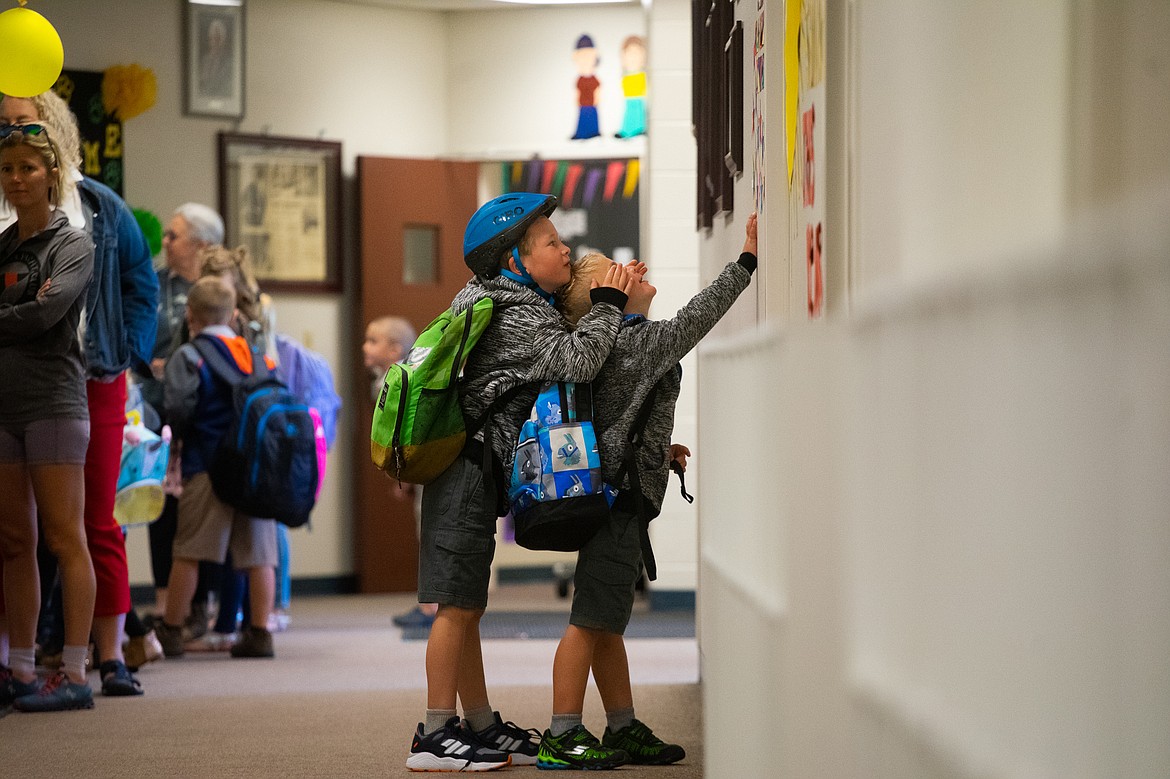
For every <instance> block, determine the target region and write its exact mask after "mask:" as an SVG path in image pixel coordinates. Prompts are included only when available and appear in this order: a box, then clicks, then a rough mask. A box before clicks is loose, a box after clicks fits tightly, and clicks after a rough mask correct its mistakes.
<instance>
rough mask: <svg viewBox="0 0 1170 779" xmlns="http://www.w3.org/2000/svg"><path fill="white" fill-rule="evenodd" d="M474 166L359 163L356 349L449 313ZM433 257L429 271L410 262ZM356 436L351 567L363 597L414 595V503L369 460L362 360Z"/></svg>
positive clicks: (369, 408)
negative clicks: (403, 324) (368, 333)
mask: <svg viewBox="0 0 1170 779" xmlns="http://www.w3.org/2000/svg"><path fill="white" fill-rule="evenodd" d="M478 174H479V164H478V163H474V162H449V161H442V160H422V159H397V158H388V157H358V159H357V176H358V198H359V201H360V203H361V212H360V214H361V216H360V219H361V225H360V233H359V235H360V255H361V272H360V279H359V283H360V286H361V295H360V302H359V305H360V311H359V312H358V316H357V317H355V319H354V325H355V332H354V333H353V339H354V343H356V344H360V343H361V342H362V339H363V338H364V335H365V328H366V323H368V322H369V321H371V320H372V319H375V318H377V317H380V316H387V315H393V316H401V317H405V318H406V319H408V320H409V321H410V322H411V323H412V324H413V325H414V327H415V330H416V332H417V331H421V330H422V329H423V328H424V327H426V325H427V324H429V323H430V321H431V320H432V319H434V318H435V316H436V315H437V314H439V313H440V312H441V311H443V310H444V309H445V308H447V307H448V306H449V305H450V304H451V299H452V298H453V297H454V296H455V293H457V292H458V291H459V290H460V289H461V288H462V287H463V285H464V284H466V283H467V280H468V279H469V278H470V277H471V272H470V271H469V270H468V269H467V266H466V265H464V264H463V229H464V227H465V226H466V225H467V220H468V218H469V217H470V216H471V214H472V213H473V212H474V211H475V209H476V207H477V205H478V203H477V195H476V185H477V180H478ZM408 243H409V244H410V245H411V246H412V247H414V250H413V251H412V252H411V255H412V256H413V257H416V258H417V257H418V256H420V252H419V251H418V249H419V247H421V248H422V250H423V251H422V252H421V254H422V255H423V256H424V257H425V255H426V254H427V250H428V249H430V248H431V247H433V250H434V253H433V256H434V263H433V265H431V264H430V263H427V262H425V261H424V262H421V263H420V262H417V261H416V262H408V261H407V259H406V255H407V251H406V248H405V247H406V246H407V244H408ZM354 375H355V376H356V380H355V381H354V386H355V387H357V388H358V390H359V391H358V392H356V393H355V394H356V395H357V396H358V397H357V404H356V407H357V413H356V414H355V419H356V426H357V430H356V431H355V435H354V442H355V453H354V462H355V463H356V466H355V470H356V474H355V481H356V485H355V486H356V489H355V491H354V494H355V505H354V517H355V519H356V522H355V524H354V528H355V533H354V539H355V544H356V549H355V550H354V551H355V554H354V559H355V565H356V568H357V575H358V588H359V590H360V591H361V592H413V591H414V590H415V588H416V586H417V583H418V582H417V577H418V539H417V535H416V529H415V516H414V501H413V499H412V498H411V497H410V496H409V495H408V494H404V493H403V491H401V490H400V489H399V488H398V485H397V482H395V481H394V480H392V479H391V478H390V477H388V476H386V475H385V474H384V473H382V472H381V471H379V470H378V469H377V468H376V467H375V466H374V464H373V462H372V461H371V460H370V419H371V416H372V414H373V410H374V403H373V399H372V397H371V395H370V392H368V391H364V390H365V389H366V388H368V387H370V384H371V377H370V375H369V373H368V371H367V370H366V369H365V367H364V366H363V365H362V359H361V353H360V350H358V351H357V360H356V363H355V365H354Z"/></svg>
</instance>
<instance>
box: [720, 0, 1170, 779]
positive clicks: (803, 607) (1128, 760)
mask: <svg viewBox="0 0 1170 779" xmlns="http://www.w3.org/2000/svg"><path fill="white" fill-rule="evenodd" d="M835 9H836V10H835V12H834V13H831V14H830V23H829V37H828V46H829V51H830V57H829V62H830V73H829V83H828V86H829V89H830V94H829V97H830V99H829V101H828V103H829V105H830V106H840V107H843V108H844V111H843V112H841V113H839V114H834V115H832V119H831V121H833V122H837V123H840V126H842V127H844V128H847V131H845V132H839V133H837V134H832V133H831V134H830V138H831V139H832V138H834V137H835V138H836V141H835V142H833V141H830V144H829V147H828V149H827V153H828V154H829V155H830V156H831V159H836V160H842V161H844V162H843V164H840V165H838V166H837V167H836V169H835V172H834V173H831V174H830V176H829V180H828V182H826V186H828V187H829V188H830V189H831V190H835V191H834V192H833V194H832V195H831V198H832V201H833V202H834V203H836V204H837V209H836V210H835V211H834V212H831V213H830V216H829V227H830V228H831V229H835V230H839V231H842V232H845V233H846V234H847V235H848V240H846V241H845V242H844V246H845V247H846V250H847V253H843V254H839V255H834V256H832V257H831V258H830V263H831V264H830V266H829V270H830V272H832V271H834V270H837V271H839V272H850V273H852V274H853V275H854V278H851V279H850V286H849V287H848V294H849V299H848V300H846V301H845V303H846V305H844V306H842V307H841V308H840V309H838V311H837V315H836V316H830V317H829V318H828V321H826V322H824V323H818V324H817V325H816V326H809V325H808V324H807V323H806V322H805V321H804V318H803V312H801V311H800V310H798V309H797V310H793V311H791V312H790V313H787V314H781V315H780V316H776V317H773V316H772V315H773V313H774V312H775V311H776V309H775V308H773V307H772V306H771V305H769V306H767V307H766V309H765V312H764V313H765V314H766V315H767V318H768V321H767V322H766V323H763V324H764V328H763V332H762V333H756V332H755V330H756V327H755V325H754V323H752V324H751V325H749V326H746V327H744V328H742V330H741V332H740V333H739V334H737V335H735V336H729V337H728V338H727V339H726V340H725V341H724V342H723V343H722V344H711V345H709V346H708V348H707V349H704V350H702V351H701V353H700V368H699V370H700V373H701V376H700V397H701V405H700V412H701V414H702V415H703V418H705V419H710V418H711V417H712V416H713V415H714V414H716V413H718V412H719V411H720V399H721V398H722V397H726V396H728V395H731V394H735V395H736V396H737V398H738V399H739V403H738V408H739V410H740V413H741V414H742V415H743V416H745V417H747V418H750V419H752V420H757V423H756V424H753V425H751V426H747V427H746V428H741V427H737V428H731V427H722V426H715V425H708V426H705V427H704V428H703V433H704V450H705V451H707V452H708V453H709V454H711V455H713V459H712V460H709V461H708V465H707V468H706V469H705V470H704V472H703V474H702V478H701V479H700V482H699V487H700V489H701V490H702V491H703V493H704V494H705V495H706V496H707V497H708V498H709V500H708V501H706V502H704V503H703V506H702V509H701V516H700V544H701V561H700V575H701V581H702V590H701V596H702V597H701V599H700V607H701V608H700V628H701V630H700V640H701V644H702V646H701V652H700V657H701V662H702V671H701V672H702V676H703V679H704V704H705V705H704V722H705V727H706V734H707V738H706V740H705V745H706V752H705V760H706V765H707V767H708V772H710V773H713V774H715V773H717V774H718V775H736V776H738V775H744V776H749V775H758V773H759V772H758V766H757V765H756V764H755V763H754V762H753V761H752V758H753V757H754V755H752V754H751V753H745V752H744V751H743V749H742V727H741V726H740V723H741V722H742V721H743V719H744V718H745V717H746V718H748V719H750V720H751V721H754V722H759V723H762V726H763V727H764V728H765V729H766V730H768V732H770V733H773V734H774V736H775V740H776V744H777V748H776V750H775V753H774V754H775V755H776V762H775V764H773V765H772V767H771V771H772V774H775V775H777V776H799V777H826V778H828V777H833V778H836V777H890V779H895V778H897V779H902V777H924V778H925V777H930V778H931V779H935V778H940V777H946V778H947V779H950V778H952V777H953V778H954V779H959V778H960V777H962V778H964V779H965V778H967V777H997V778H998V777H1097V776H1117V777H1151V776H1165V775H1167V774H1170V747H1168V746H1167V742H1166V739H1165V727H1164V723H1165V722H1167V721H1170V666H1168V665H1167V664H1166V662H1165V647H1166V646H1168V645H1170V608H1168V607H1167V601H1166V599H1165V597H1164V596H1163V593H1165V592H1167V591H1170V577H1168V574H1167V571H1170V524H1168V523H1167V522H1166V517H1167V510H1166V505H1167V502H1168V500H1170V494H1168V489H1170V488H1168V485H1170V480H1167V479H1166V478H1165V473H1166V472H1167V469H1168V468H1170V414H1168V411H1167V408H1168V407H1167V403H1166V397H1167V393H1168V392H1170V265H1167V262H1166V258H1167V256H1170V228H1168V224H1170V223H1168V222H1167V220H1166V214H1167V213H1168V212H1170V188H1168V185H1167V182H1170V136H1168V135H1167V134H1166V133H1165V117H1166V115H1167V114H1166V111H1167V107H1168V106H1170V59H1168V58H1167V57H1166V55H1165V52H1166V51H1167V50H1170V6H1167V5H1166V4H1165V3H1160V2H1145V1H1143V0H1132V1H1131V2H1120V3H1117V2H1104V1H1103V2H1097V3H1092V2H1090V3H1069V2H1044V3H1033V4H1029V5H1028V7H1027V8H1023V9H1022V8H1021V7H1020V5H1019V4H1018V3H1008V2H985V3H978V4H961V5H956V4H930V3H925V2H921V3H912V4H910V5H905V4H903V5H900V6H899V5H897V4H874V3H864V2H860V0H857V1H855V2H852V3H848V4H840V5H836V6H835ZM743 10H744V9H741V11H743ZM751 10H752V11H753V12H754V9H751ZM767 11H768V13H769V14H770V19H775V18H776V17H777V16H778V14H779V12H782V3H771V2H769V3H767ZM834 52H835V53H834ZM769 77H771V71H769ZM745 124H746V122H745ZM771 129H772V126H771V124H769V130H770V131H771ZM782 144H783V138H782V130H781V128H779V127H777V128H776V135H772V136H770V139H769V146H770V148H777V147H778V146H780V147H782ZM769 179H770V181H771V179H772V177H769ZM738 194H739V193H738V191H737V195H738ZM771 194H772V192H771V190H770V192H769V196H770V202H771ZM786 194H787V193H785V192H783V190H781V192H780V193H779V195H780V197H781V198H784V197H785V196H786ZM842 204H844V206H845V207H844V208H842ZM773 227H775V225H774V224H772V223H769V228H773ZM729 240H730V238H729V236H728V235H727V233H726V231H724V232H720V231H718V230H717V231H715V233H714V234H713V235H712V236H711V237H710V239H709V240H707V241H705V242H704V244H703V245H702V247H701V250H700V251H701V254H702V258H703V259H702V262H703V267H704V269H706V268H707V267H709V266H710V265H713V264H717V263H720V262H721V261H722V259H723V257H724V255H725V254H726V248H727V244H728V241H729ZM783 248H785V247H784V245H783V242H780V243H777V242H773V241H772V240H768V242H767V248H766V250H765V252H764V253H765V255H766V256H764V257H763V258H762V261H763V263H764V264H765V268H770V267H771V266H772V265H773V264H774V263H777V262H779V263H781V264H782V265H783V264H784V263H786V262H788V258H785V257H779V258H777V257H776V256H775V254H774V252H775V251H777V250H778V249H779V250H783ZM803 281H804V280H803V278H801V277H796V278H793V279H792V284H793V285H794V286H795V285H801V284H803Z"/></svg>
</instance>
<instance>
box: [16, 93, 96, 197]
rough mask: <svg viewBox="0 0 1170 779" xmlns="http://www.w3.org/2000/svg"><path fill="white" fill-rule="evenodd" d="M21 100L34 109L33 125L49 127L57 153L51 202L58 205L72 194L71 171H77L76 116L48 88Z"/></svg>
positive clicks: (79, 135)
mask: <svg viewBox="0 0 1170 779" xmlns="http://www.w3.org/2000/svg"><path fill="white" fill-rule="evenodd" d="M8 97H14V96H12V95H9V96H8ZM25 99H26V100H28V101H29V102H30V103H32V104H33V106H34V107H35V108H36V109H37V120H36V122H35V124H39V125H43V126H44V127H46V128H48V130H49V140H50V142H51V143H52V146H53V151H54V153H55V154H56V156H57V168H58V171H57V178H58V185H57V192H58V195H57V197H56V198H55V201H56V202H55V204H56V205H60V204H61V203H64V202H65V201H66V200H67V199H68V198H69V197H70V196H71V195H72V193H73V190H74V188H75V187H76V183H75V182H74V181H73V171H75V170H76V171H80V170H81V132H80V131H79V130H78V129H77V117H76V116H74V115H73V111H71V110H70V109H69V104H68V103H66V102H65V101H64V100H63V99H62V98H61V96H60V95H58V94H57V93H56V92H54V91H52V90H49V91H48V92H42V93H40V94H39V95H33V96H32V97H29V98H25Z"/></svg>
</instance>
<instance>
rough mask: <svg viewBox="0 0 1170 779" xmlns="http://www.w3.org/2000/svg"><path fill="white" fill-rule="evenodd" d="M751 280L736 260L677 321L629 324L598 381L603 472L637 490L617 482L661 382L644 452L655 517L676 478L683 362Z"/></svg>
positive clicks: (645, 491) (644, 482) (641, 462)
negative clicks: (673, 454) (673, 440)
mask: <svg viewBox="0 0 1170 779" xmlns="http://www.w3.org/2000/svg"><path fill="white" fill-rule="evenodd" d="M747 256H749V257H751V255H747ZM754 264H755V258H754V257H752V266H753V267H754ZM751 278H752V274H751V272H750V271H748V270H747V269H746V268H745V267H744V266H743V265H742V264H740V263H739V262H732V263H729V264H728V265H727V267H726V268H724V269H723V271H722V272H721V273H720V274H719V276H718V277H716V279H715V280H714V281H712V282H711V284H710V285H708V286H707V287H706V288H705V289H703V290H702V291H701V292H699V293H698V294H697V295H695V296H694V297H693V298H691V299H690V301H688V302H687V304H686V305H684V306H683V307H682V308H681V309H679V311H678V313H677V314H675V316H674V317H673V318H671V319H663V320H658V321H655V320H647V321H645V322H642V323H640V324H634V325H627V326H624V327H622V328H621V331H620V332H619V333H618V338H617V344H616V345H615V346H614V348H613V351H612V352H610V355H609V359H608V360H606V362H605V365H603V366H602V368H601V371H600V372H599V373H598V374H597V378H596V379H595V380H594V382H593V420H594V424H595V426H596V427H597V430H598V432H599V435H600V437H601V442H600V443H601V452H602V457H601V467H602V473H603V474H604V476H605V480H606V482H607V483H609V484H611V485H613V486H614V487H617V488H618V489H619V490H626V489H629V487H630V481H629V478H628V476H627V477H626V478H624V479H623V480H622V481H621V483H618V482H617V477H618V474H619V472H620V470H621V466H622V460H621V455H622V453H623V452H624V451H625V449H626V442H627V441H628V440H629V434H630V428H631V426H632V425H633V423H634V419H635V418H636V417H637V415H638V411H639V409H641V408H642V404H643V403H645V401H646V398H647V397H648V396H649V395H650V392H651V390H653V389H654V386H655V385H658V392H657V394H656V395H655V396H654V405H653V407H652V409H651V411H650V415H649V417H648V419H647V421H646V427H645V429H644V430H643V433H642V438H643V444H642V447H641V448H640V449H638V450H637V452H636V459H637V463H638V474H639V478H640V480H641V486H642V495H643V497H645V499H646V500H647V501H648V502H649V503H650V504H651V506H652V507H653V511H652V516H656V515H657V514H658V512H659V511H660V510H661V508H662V499H663V497H664V496H665V495H666V484H667V479H668V477H669V475H670V470H669V465H670V461H669V450H670V437H671V434H672V433H673V432H674V407H675V403H676V402H677V400H678V394H679V387H680V379H681V369H679V367H678V362H679V360H681V359H682V358H683V357H684V356H686V354H687V353H688V352H689V351H691V349H693V348H695V346H696V345H697V344H698V343H699V341H700V340H701V339H702V338H703V336H705V335H706V334H707V333H709V332H710V331H711V328H713V327H714V326H715V325H716V323H718V322H719V320H720V319H721V318H722V317H723V315H724V314H726V313H727V311H728V309H730V308H731V305H732V304H733V303H734V302H735V301H736V299H737V298H738V297H739V296H740V294H741V293H742V292H743V291H744V290H745V289H747V287H748V284H750V283H751Z"/></svg>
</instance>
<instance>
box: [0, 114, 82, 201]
mask: <svg viewBox="0 0 1170 779" xmlns="http://www.w3.org/2000/svg"><path fill="white" fill-rule="evenodd" d="M45 128H46V130H45V132H41V133H37V134H36V135H29V134H25V133H17V132H14V133H12V134H11V135H9V136H8V137H7V138H4V139H3V140H0V149H13V148H16V147H17V146H27V147H29V148H30V149H32V150H33V151H35V152H36V153H37V154H38V155H40V158H41V162H43V163H45V167H46V168H48V169H49V181H50V184H49V187H50V189H49V203H50V204H51V205H54V206H59V205H61V204H62V203H64V202H65V192H66V185H67V184H69V185H72V180H71V178H70V176H69V174H68V173H67V172H66V170H65V168H63V167H62V166H61V163H60V160H61V151H60V148H59V147H58V146H57V144H56V142H54V141H53V138H52V135H51V133H52V129H51V128H49V127H48V125H45ZM53 171H56V173H55V174H54V173H53Z"/></svg>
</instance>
